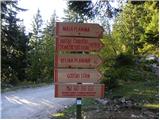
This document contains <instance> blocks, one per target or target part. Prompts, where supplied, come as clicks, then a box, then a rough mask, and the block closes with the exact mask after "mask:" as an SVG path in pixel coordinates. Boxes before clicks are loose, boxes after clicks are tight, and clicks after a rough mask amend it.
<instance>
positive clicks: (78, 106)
mask: <svg viewBox="0 0 160 120" xmlns="http://www.w3.org/2000/svg"><path fill="white" fill-rule="evenodd" d="M81 102H82V101H81V98H77V99H76V118H77V119H82V111H81V106H82V103H81Z"/></svg>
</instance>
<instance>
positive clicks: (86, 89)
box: [55, 84, 105, 98]
mask: <svg viewBox="0 0 160 120" xmlns="http://www.w3.org/2000/svg"><path fill="white" fill-rule="evenodd" d="M55 91H56V92H55V97H61V98H62V97H63V98H66V97H68V98H76V97H81V98H86V97H87V98H90V97H91V98H96V97H104V91H105V87H104V85H103V84H55Z"/></svg>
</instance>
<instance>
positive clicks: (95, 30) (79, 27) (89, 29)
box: [56, 22, 104, 38]
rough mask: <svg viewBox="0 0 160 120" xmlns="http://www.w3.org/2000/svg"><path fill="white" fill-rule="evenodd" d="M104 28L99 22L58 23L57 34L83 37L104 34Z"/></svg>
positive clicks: (98, 36)
mask: <svg viewBox="0 0 160 120" xmlns="http://www.w3.org/2000/svg"><path fill="white" fill-rule="evenodd" d="M103 31H104V30H103V28H102V27H101V26H99V25H98V24H91V23H66V22H57V23H56V35H57V36H82V37H97V38H101V37H102V36H103Z"/></svg>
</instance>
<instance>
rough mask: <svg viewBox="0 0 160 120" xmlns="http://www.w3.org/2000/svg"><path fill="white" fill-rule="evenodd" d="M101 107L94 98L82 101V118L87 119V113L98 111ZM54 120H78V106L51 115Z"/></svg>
mask: <svg viewBox="0 0 160 120" xmlns="http://www.w3.org/2000/svg"><path fill="white" fill-rule="evenodd" d="M100 106H101V104H97V102H96V100H94V99H92V98H85V99H82V116H83V117H84V118H86V116H87V115H86V111H92V110H96V109H98V108H99V107H100ZM50 118H52V119H69V118H72V119H75V118H76V105H75V104H74V105H72V106H71V107H68V108H67V109H64V110H62V111H59V112H58V113H54V114H51V115H50Z"/></svg>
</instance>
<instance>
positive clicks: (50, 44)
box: [27, 10, 56, 83]
mask: <svg viewBox="0 0 160 120" xmlns="http://www.w3.org/2000/svg"><path fill="white" fill-rule="evenodd" d="M55 17H56V15H55V13H54V15H53V17H52V19H51V21H50V23H48V25H47V27H46V28H45V29H44V31H43V30H42V28H41V27H42V21H43V20H42V17H41V15H40V11H39V10H38V11H37V14H36V15H35V17H34V20H33V35H32V37H31V39H30V43H29V45H30V47H31V49H30V51H29V53H28V59H29V62H30V66H29V67H28V69H27V74H28V79H29V80H31V81H34V82H36V83H41V82H46V81H50V80H51V79H52V75H53V62H54V61H53V53H54V31H55Z"/></svg>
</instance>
